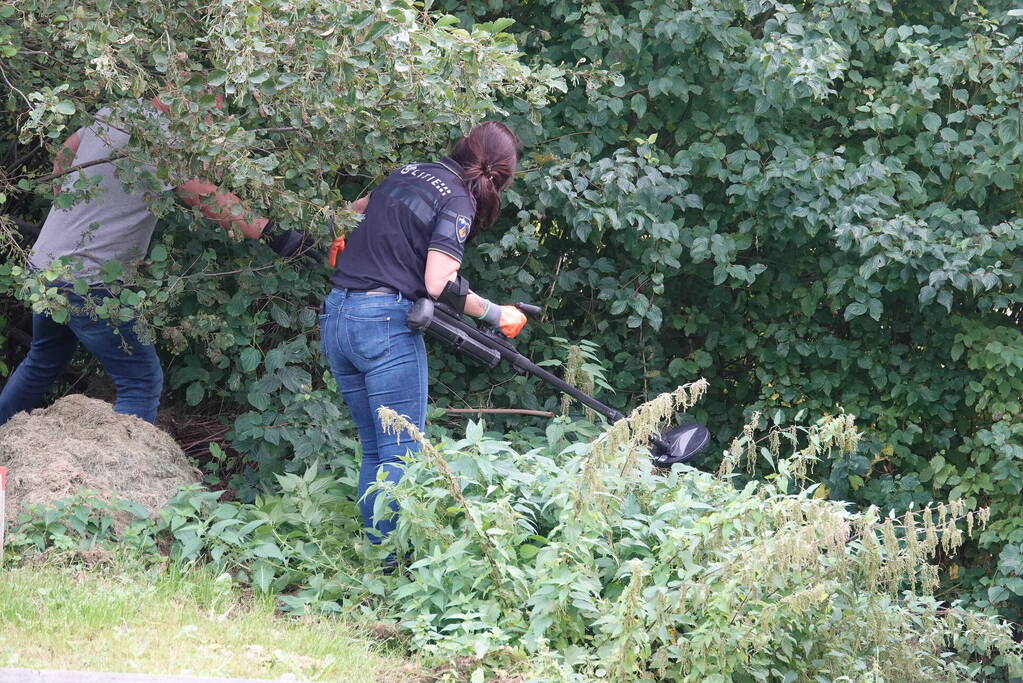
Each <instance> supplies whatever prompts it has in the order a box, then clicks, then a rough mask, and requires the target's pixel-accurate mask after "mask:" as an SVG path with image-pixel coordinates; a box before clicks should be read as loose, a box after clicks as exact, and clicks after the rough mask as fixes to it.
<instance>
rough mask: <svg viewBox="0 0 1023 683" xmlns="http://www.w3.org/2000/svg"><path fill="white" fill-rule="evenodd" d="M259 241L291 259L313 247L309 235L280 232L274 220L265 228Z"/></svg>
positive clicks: (287, 231) (292, 231) (302, 232)
mask: <svg viewBox="0 0 1023 683" xmlns="http://www.w3.org/2000/svg"><path fill="white" fill-rule="evenodd" d="M259 239H261V240H263V241H264V242H266V246H268V247H270V248H271V249H273V250H274V251H275V252H277V253H278V254H280V255H281V256H283V257H284V258H291V257H293V256H296V255H298V254H300V253H301V252H303V251H307V250H308V249H310V248H312V247H313V238H311V237H310V236H309V235H308V234H307V233H305V232H304V231H302V230H278V229H277V223H275V222H274V221H273V219H271V220H270V222H269V223H267V224H266V225H265V226H264V227H263V234H262V235H260V236H259Z"/></svg>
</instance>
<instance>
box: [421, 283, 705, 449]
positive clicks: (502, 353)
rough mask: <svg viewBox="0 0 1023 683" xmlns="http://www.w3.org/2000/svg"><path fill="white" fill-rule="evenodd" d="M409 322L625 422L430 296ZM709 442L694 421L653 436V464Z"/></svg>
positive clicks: (531, 309) (526, 309)
mask: <svg viewBox="0 0 1023 683" xmlns="http://www.w3.org/2000/svg"><path fill="white" fill-rule="evenodd" d="M516 308H518V309H519V310H520V311H522V312H523V313H525V314H526V315H527V316H529V317H530V318H538V317H539V316H540V313H541V311H540V308H539V307H537V306H532V305H530V304H522V303H520V304H516ZM407 322H408V326H409V327H410V328H412V329H414V330H422V331H423V332H425V333H426V334H427V335H428V336H430V337H432V338H434V339H437V340H439V341H441V342H443V343H444V344H447V345H448V346H452V347H454V349H455V350H456V351H458V352H459V353H461V354H462V355H464V356H466V357H468V358H469V359H471V360H473V361H475V362H476V363H479V364H480V365H482V366H484V367H486V368H490V369H493V368H495V367H497V365H498V364H499V363H500V362H501V361H505V362H506V363H509V364H510V365H511V366H512V369H513V370H515V372H517V373H518V374H520V375H532V376H533V377H537V378H539V379H541V380H543V381H544V382H546V383H547V384H550V385H551V386H553V387H554V388H556V389H557V390H559V391H561V392H564V393H566V394H568V395H569V396H571V397H572V398H574V399H576V400H578V401H579V402H580V403H582V404H583V405H585V406H588V407H589V408H592V409H593V410H595V411H596V412H598V413H600V414H601V415H603V416H604V417H606V418H607V419H608V420H609V421H610V422H618V421H619V420H622V419H624V418H625V415H623V414H622V413H620V412H618V411H617V410H615V409H614V408H612V407H610V406H607V405H604V404H603V403H601V402H600V401H598V400H597V399H595V398H594V397H593V396H590V395H589V394H587V393H585V392H583V391H580V390H579V389H577V388H576V387H574V386H572V385H571V384H569V383H568V382H565V381H564V380H562V379H561V378H560V377H558V376H556V375H554V374H552V373H551V372H549V371H547V370H545V369H544V368H542V367H540V366H539V365H537V364H536V363H534V362H533V361H531V360H529V359H528V358H526V357H525V356H524V355H522V354H521V353H519V352H518V350H517V349H516V348H515V345H514V344H512V342H511V340H510V339H508V337H506V336H504V334H502V333H501V331H500V330H498V329H495V328H493V327H491V326H490V325H486V324H485V323H481V324H480V326H477V325H475V324H473V323H471V322H468V321H467V320H466V319H465V318H463V317H462V316H461V315H459V314H458V313H456V312H455V311H454V310H453V309H451V308H450V307H448V306H446V305H444V304H442V303H440V302H437V301H434V300H433V299H430V298H428V297H426V298H422V299H419V300H418V301H416V302H415V303H414V304H413V305H412V309H411V310H410V311H409V313H408V318H407ZM709 442H710V432H709V431H708V430H707V428H706V427H705V426H703V425H701V424H698V423H696V422H689V423H686V424H683V425H679V426H678V427H674V428H672V429H669V430H667V431H665V432H662V433H661V434H660V435H659V436H655V437H653V438H652V439H651V440H650V457H651V458H652V459H653V463H654V465H656V466H657V467H660V468H664V469H667V468H670V467H671V466H672V465H675V464H678V463H683V462H689V461H690V460H692V459H693V458H695V457H696V456H697V455H699V454H700V453H701V452H702V451H703V450H704V449H705V448H706V447H707V444H708V443H709Z"/></svg>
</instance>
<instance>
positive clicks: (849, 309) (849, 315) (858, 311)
mask: <svg viewBox="0 0 1023 683" xmlns="http://www.w3.org/2000/svg"><path fill="white" fill-rule="evenodd" d="M866 312H867V307H866V306H865V305H863V304H861V303H860V302H859V301H854V302H852V303H851V304H849V305H848V306H846V307H845V319H846V320H852V319H853V318H856V317H858V316H861V315H863V314H864V313H866Z"/></svg>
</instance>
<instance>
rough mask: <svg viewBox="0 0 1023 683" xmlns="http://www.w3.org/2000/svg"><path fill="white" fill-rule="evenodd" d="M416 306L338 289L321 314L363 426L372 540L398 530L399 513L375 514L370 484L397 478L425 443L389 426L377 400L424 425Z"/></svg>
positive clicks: (328, 346)
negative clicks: (412, 320) (412, 314)
mask: <svg viewBox="0 0 1023 683" xmlns="http://www.w3.org/2000/svg"><path fill="white" fill-rule="evenodd" d="M411 307H412V302H411V301H409V300H408V299H405V298H404V297H402V296H401V295H400V294H366V293H364V292H352V291H349V290H344V289H335V290H333V291H331V293H330V294H329V295H328V296H327V298H326V300H325V301H324V302H323V309H322V315H321V316H320V336H321V338H322V341H323V353H324V355H325V356H326V357H327V363H328V364H329V365H330V371H331V373H333V375H334V379H335V380H336V381H337V385H338V388H340V389H341V395H342V396H344V399H345V403H347V404H348V409H349V410H351V412H352V417H353V418H354V419H355V425H356V427H357V428H358V430H359V442H360V443H361V445H362V466H361V468H360V470H359V511H360V512H361V513H362V525H363V527H364V528H365V530H366V534H367V536H368V537H369V539H370V541H371V542H373V543H380V542H381V541H383V539H384V538H385V537H386V536H387V535H388V534H390V533H391V532H392V531H394V527H395V524H396V523H397V517H396V515H394V514H391V515H388V516H387V517H386V518H383V519H376V520H375V519H374V518H373V506H374V504H375V502H376V492H372V493H369V494H367V490H368V489H369V487H370V485H372V484H373V483H374V482H375V481H376V480H377V475H378V473H379V472H383V473H384V476H385V477H386V479H387V480H388V481H390V482H397V481H398V480H399V479H401V475H402V470H403V467H402V458H404V457H405V456H406V455H407V454H409V453H418V452H419V444H418V443H416V441H414V440H413V439H412V438H411V437H409V435H408V434H406V433H404V432H403V433H401V434H400V435H398V436H395V435H394V434H387V433H385V432H384V429H383V427H382V426H381V425H380V419H379V418H378V417H377V408H380V407H381V406H387V407H388V408H391V409H392V410H394V411H396V412H397V413H398V414H400V415H404V416H405V417H407V418H408V419H409V421H411V422H412V424H414V425H416V426H417V427H419V429H423V426H424V423H425V420H426V391H427V389H426V384H427V374H426V345H425V344H424V343H423V335H422V333H420V332H416V331H413V330H411V329H409V327H408V325H407V324H406V323H405V316H406V315H408V311H409V309H410V308H411ZM391 509H392V510H396V506H395V505H393V504H392V506H391Z"/></svg>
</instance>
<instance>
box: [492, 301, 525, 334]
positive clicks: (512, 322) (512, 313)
mask: <svg viewBox="0 0 1023 683" xmlns="http://www.w3.org/2000/svg"><path fill="white" fill-rule="evenodd" d="M498 310H499V311H500V312H501V322H500V323H499V324H498V327H499V328H500V329H501V332H503V333H504V336H506V337H508V338H509V339H512V338H514V337H515V335H517V334H518V333H519V332H521V331H522V328H523V327H525V326H526V314H525V313H523V312H522V311H520V310H519V309H517V308H515V307H514V306H498Z"/></svg>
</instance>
